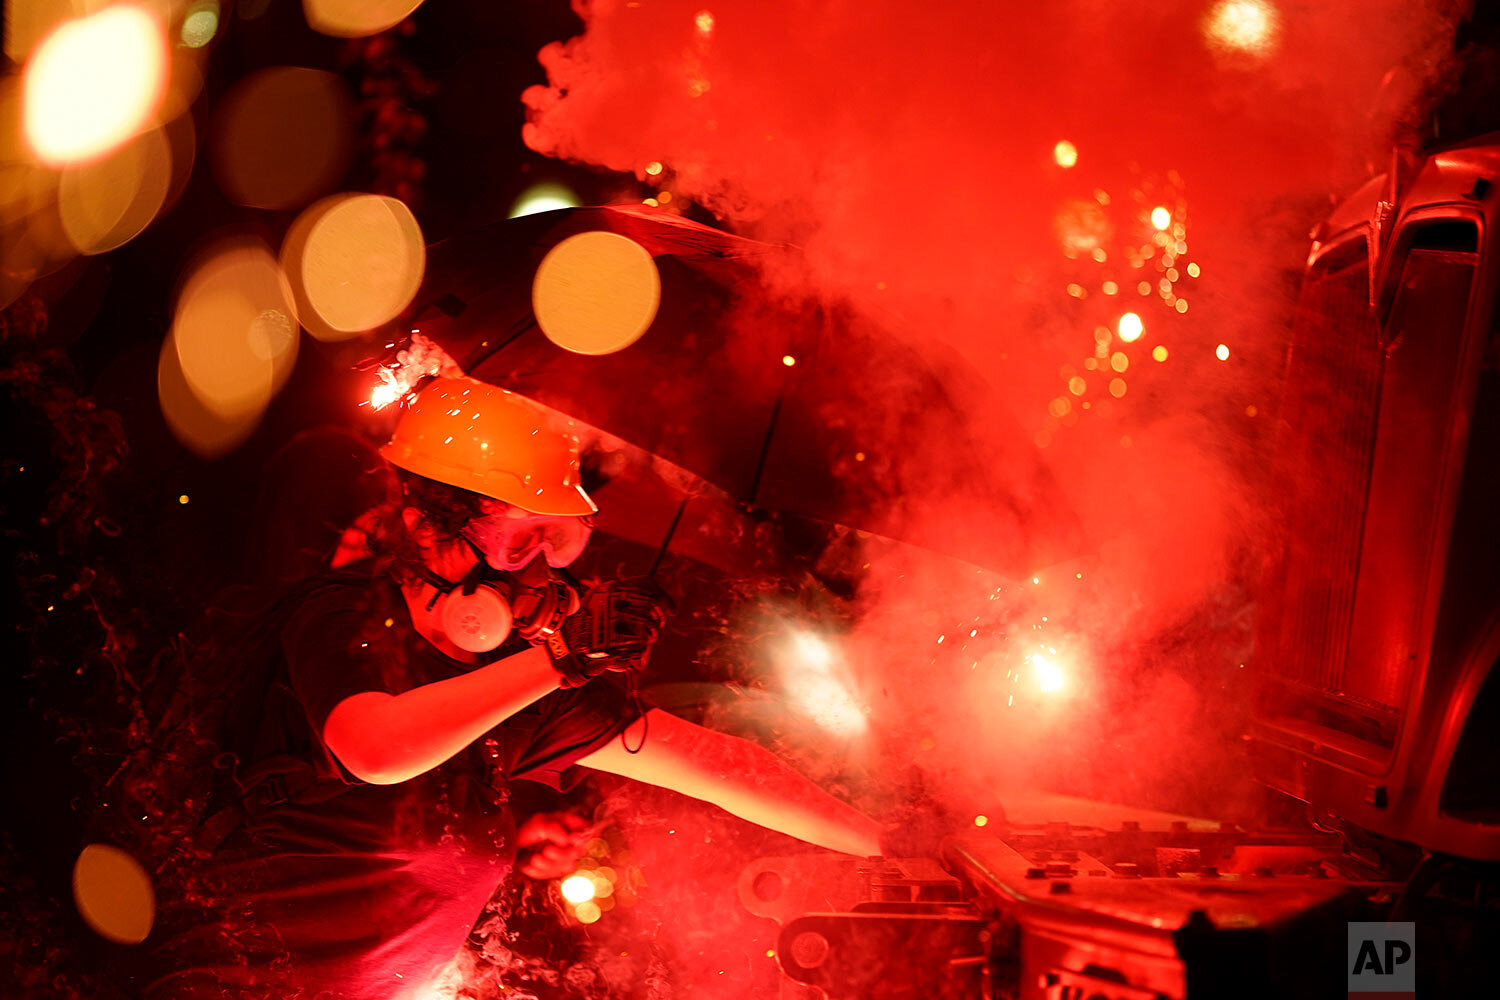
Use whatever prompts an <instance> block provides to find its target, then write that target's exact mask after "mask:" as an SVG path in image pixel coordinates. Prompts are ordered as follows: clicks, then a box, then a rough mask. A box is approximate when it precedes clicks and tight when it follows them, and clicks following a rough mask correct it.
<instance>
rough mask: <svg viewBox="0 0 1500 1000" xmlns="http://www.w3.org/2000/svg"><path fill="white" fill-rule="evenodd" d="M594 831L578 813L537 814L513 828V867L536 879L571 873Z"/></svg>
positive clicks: (559, 876)
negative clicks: (514, 843) (514, 841)
mask: <svg viewBox="0 0 1500 1000" xmlns="http://www.w3.org/2000/svg"><path fill="white" fill-rule="evenodd" d="M594 832H595V831H594V830H593V829H592V828H591V827H590V826H589V822H588V820H586V819H584V818H583V817H582V816H579V815H578V814H577V813H571V812H546V813H536V814H535V815H533V816H532V817H531V818H530V819H528V820H527V821H526V822H525V823H523V824H522V825H521V829H520V830H518V831H516V870H517V871H519V872H520V873H521V874H522V875H525V876H526V877H527V878H534V879H539V880H545V879H554V878H562V877H563V876H565V875H571V874H572V873H573V872H574V871H576V870H577V869H578V859H579V858H581V857H583V852H584V849H585V847H586V846H587V844H588V841H589V839H590V837H591V835H592V834H593V833H594Z"/></svg>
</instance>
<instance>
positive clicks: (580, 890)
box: [557, 874, 594, 903]
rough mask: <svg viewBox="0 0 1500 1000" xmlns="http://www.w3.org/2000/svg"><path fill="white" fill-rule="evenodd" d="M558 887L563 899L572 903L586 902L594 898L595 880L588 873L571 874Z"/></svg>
mask: <svg viewBox="0 0 1500 1000" xmlns="http://www.w3.org/2000/svg"><path fill="white" fill-rule="evenodd" d="M557 888H558V891H559V892H561V893H562V897H563V899H566V900H567V901H568V902H570V903H584V902H587V901H588V900H590V899H593V898H594V880H593V879H591V878H589V877H588V876H587V875H583V874H579V875H569V876H568V877H567V878H565V879H563V880H562V884H560V885H559V886H558V887H557Z"/></svg>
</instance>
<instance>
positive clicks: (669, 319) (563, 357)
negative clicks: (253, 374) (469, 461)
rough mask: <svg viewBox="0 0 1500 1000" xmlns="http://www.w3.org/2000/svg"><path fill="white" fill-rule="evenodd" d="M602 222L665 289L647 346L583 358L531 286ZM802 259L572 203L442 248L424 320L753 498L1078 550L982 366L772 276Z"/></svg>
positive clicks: (524, 386) (1033, 551)
mask: <svg viewBox="0 0 1500 1000" xmlns="http://www.w3.org/2000/svg"><path fill="white" fill-rule="evenodd" d="M596 231H602V232H609V233H615V234H618V235H620V236H624V237H627V238H628V239H630V240H632V241H634V242H635V243H637V244H639V245H640V246H641V247H644V248H645V250H646V252H647V253H649V254H650V256H651V257H652V258H653V259H654V261H655V265H656V269H657V272H658V273H659V276H660V303H659V307H658V308H657V310H656V312H655V316H654V318H653V319H651V321H650V325H649V327H647V328H646V330H645V332H644V334H643V335H642V336H640V338H639V339H638V340H636V341H635V342H634V343H631V344H630V345H629V346H627V347H624V348H623V349H621V350H618V351H616V352H614V353H609V354H602V355H586V354H579V353H575V352H573V351H570V350H565V349H563V348H561V347H559V346H557V345H556V344H555V343H553V341H552V340H550V339H549V338H548V337H547V336H546V335H545V334H544V333H543V331H542V329H541V328H540V327H539V325H538V323H537V319H536V316H535V313H534V312H533V300H532V286H533V279H534V276H535V275H536V273H537V268H538V266H539V265H540V264H541V263H542V261H543V259H544V257H546V255H547V253H548V251H549V250H551V249H552V248H553V247H555V246H557V245H558V244H559V243H561V242H562V241H563V240H565V239H567V238H568V237H570V236H575V235H578V234H580V233H587V232H596ZM797 266H798V262H797V252H796V251H795V250H794V249H792V248H788V247H778V246H772V245H768V244H764V243H759V242H755V241H752V240H747V239H743V238H741V237H736V236H733V235H730V234H727V233H724V232H720V231H718V230H715V229H711V228H708V227H706V226H701V225H698V224H696V223H693V222H689V221H687V220H684V219H682V218H680V217H678V216H675V215H672V214H670V213H666V212H661V211H652V210H647V209H645V208H635V207H609V208H579V209H564V210H561V211H556V212H546V213H540V214H537V215H532V216H526V217H523V218H520V219H515V220H510V221H506V222H501V223H496V224H493V225H489V226H486V227H483V228H480V229H477V230H474V231H472V232H469V233H466V234H464V235H462V236H458V237H454V238H452V239H449V240H446V241H444V242H441V243H438V244H436V245H435V246H433V247H432V248H431V249H430V250H429V254H428V264H427V276H426V279H425V282H424V285H423V288H422V290H421V291H420V292H419V293H418V297H417V299H416V303H417V305H416V311H415V312H414V314H413V319H412V323H411V325H412V326H413V327H415V328H419V329H420V330H421V332H422V333H423V334H424V335H426V336H428V337H431V338H432V339H434V340H435V341H437V342H438V343H439V344H440V345H442V347H443V348H444V349H445V350H446V351H447V352H448V353H449V354H450V355H452V356H453V357H454V358H455V359H456V360H457V361H458V363H459V364H460V366H462V367H463V369H464V370H465V371H466V372H467V373H468V374H470V375H472V376H474V377H476V378H479V379H482V380H484V381H486V382H489V383H491V384H494V385H500V386H504V387H506V388H509V389H512V390H514V391H516V392H520V393H523V394H525V395H527V396H530V397H532V398H535V399H537V400H540V401H541V402H543V403H546V404H547V405H549V406H552V407H554V408H555V409H557V410H559V411H561V412H563V413H566V414H569V415H570V416H573V417H576V418H577V419H579V420H581V421H583V422H584V423H587V424H590V425H592V426H594V427H597V428H599V429H601V430H603V431H606V432H607V433H609V434H612V435H615V436H616V437H619V438H621V439H623V440H625V441H627V442H629V443H631V444H633V445H635V446H637V447H639V448H642V449H644V450H646V451H648V452H651V453H652V454H654V455H658V456H660V457H661V458H664V459H666V460H667V461H669V462H671V463H673V464H674V465H677V466H679V467H681V468H683V469H686V470H687V471H689V472H691V473H693V474H694V475H696V476H699V477H701V478H702V479H704V480H706V481H708V482H709V483H712V484H714V485H715V486H717V487H719V488H720V489H722V490H724V491H725V492H727V493H728V494H729V495H731V496H732V497H734V498H736V499H738V500H740V501H742V502H744V503H746V504H750V505H753V506H758V507H762V508H767V509H772V510H786V511H791V512H794V513H797V514H801V515H804V516H807V517H811V518H816V519H819V520H824V521H832V522H837V523H841V524H846V525H850V526H852V527H856V528H860V529H862V530H866V531H871V532H875V533H878V534H882V535H887V536H890V537H893V538H896V539H899V540H901V541H905V542H910V543H912V544H916V545H922V546H925V547H928V548H933V549H937V550H938V551H942V552H946V553H948V554H951V555H957V556H959V557H960V558H963V559H967V560H969V561H971V562H975V563H978V564H980V565H984V566H987V567H989V568H991V569H995V570H997V571H1000V572H1003V573H1008V574H1010V575H1024V574H1029V573H1031V572H1032V571H1033V570H1035V569H1036V568H1038V567H1040V566H1044V565H1048V564H1051V563H1054V562H1057V561H1060V560H1061V559H1064V558H1068V557H1071V556H1074V555H1077V554H1078V553H1079V551H1080V549H1081V547H1082V545H1081V532H1080V531H1079V529H1078V525H1077V522H1076V519H1075V518H1074V517H1073V516H1072V514H1071V512H1070V509H1069V507H1068V505H1067V504H1066V503H1065V502H1064V501H1063V499H1062V497H1061V496H1060V493H1059V491H1058V489H1057V487H1056V485H1055V484H1054V482H1053V480H1052V478H1051V477H1050V475H1049V474H1048V473H1047V472H1046V470H1045V469H1044V468H1043V466H1042V465H1041V463H1040V462H1039V461H1038V459H1037V456H1036V454H1035V452H1034V448H1033V445H1032V444H1031V442H1030V440H1029V438H1028V437H1027V436H1026V435H1025V434H1024V433H1023V432H1022V431H1021V429H1020V428H1019V427H1018V426H1016V425H1015V423H1014V421H1013V419H1012V418H1011V417H1010V416H1009V414H1008V413H1007V412H1006V411H1005V410H1004V408H1003V406H1000V405H997V401H996V400H995V399H994V398H993V394H992V393H987V392H985V386H984V384H983V381H982V380H981V379H980V378H979V377H978V376H977V374H976V373H974V372H973V371H972V369H965V368H964V367H963V366H962V365H961V364H959V363H958V362H957V361H956V360H955V359H947V358H944V359H942V360H934V358H935V357H939V355H940V352H938V351H936V350H930V349H928V348H927V347H926V346H925V345H924V347H923V350H922V351H921V352H918V351H917V350H915V349H913V348H912V347H911V346H909V344H908V343H906V342H904V341H903V340H902V339H900V338H897V337H895V336H892V335H891V334H889V333H888V332H886V331H885V330H882V329H878V328H876V327H875V326H874V324H873V323H872V322H871V321H870V320H868V319H867V318H865V317H862V316H860V315H859V314H857V313H855V312H854V311H852V310H850V309H847V308H842V307H838V306H830V305H828V304H826V303H819V302H816V301H813V300H810V299H808V298H806V297H801V298H799V297H794V296H791V295H789V294H788V293H786V292H784V291H781V290H780V289H778V288H777V287H775V284H774V283H773V282H772V281H771V280H769V277H768V276H770V275H774V274H778V273H782V274H784V273H786V271H785V270H784V269H787V268H796V267H797ZM976 427H983V429H984V433H983V434H982V435H976V433H975V429H976ZM981 440H982V442H983V443H982V444H981Z"/></svg>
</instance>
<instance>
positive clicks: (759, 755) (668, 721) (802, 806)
mask: <svg viewBox="0 0 1500 1000" xmlns="http://www.w3.org/2000/svg"><path fill="white" fill-rule="evenodd" d="M649 721H650V726H649V729H646V728H645V727H643V726H642V723H641V722H639V721H638V722H637V723H636V724H635V726H633V727H632V729H631V730H630V731H629V732H628V733H627V736H628V738H629V741H630V742H631V744H632V745H636V744H638V743H639V745H640V746H641V752H640V753H635V754H632V753H627V752H626V751H625V750H624V749H622V748H621V746H620V742H619V741H615V742H613V743H610V744H607V745H606V746H603V747H601V748H599V749H598V750H596V751H594V752H593V753H592V754H590V755H589V756H587V757H585V758H583V760H581V761H580V763H582V764H586V765H587V766H589V767H595V768H598V769H600V770H602V771H609V772H610V773H611V774H620V775H624V776H625V777H627V778H634V779H636V780H637V781H645V782H649V783H650V784H653V785H659V786H661V787H662V788H670V789H672V790H673V791H677V792H681V793H682V794H684V795H691V796H692V797H693V798H695V799H702V800H703V801H704V802H711V803H713V804H714V805H716V806H718V807H719V808H721V809H723V810H725V811H726V812H731V813H734V814H735V815H736V816H738V817H740V818H741V819H746V820H749V821H750V822H752V823H757V824H759V825H760V826H764V827H766V828H768V829H771V830H777V831H779V832H781V833H785V834H787V835H789V836H792V837H796V838H797V839H798V840H805V841H807V842H808V843H810V844H817V845H818V846H819V847H826V848H829V849H830V850H834V851H843V852H845V853H846V854H855V855H860V856H866V855H871V854H879V853H880V827H879V825H878V824H877V823H876V822H875V821H874V820H872V819H870V818H869V817H868V816H866V815H864V814H863V813H861V812H860V811H859V810H857V809H854V808H853V807H851V806H849V805H846V804H845V803H843V802H840V801H839V800H838V799H836V798H834V797H833V796H832V795H829V794H828V793H827V792H825V791H823V790H822V789H821V788H819V787H818V786H817V785H815V784H814V783H813V782H811V781H809V780H808V779H807V778H806V777H804V776H803V775H801V774H799V773H798V772H797V771H796V770H794V769H793V768H791V767H789V766H788V765H787V764H785V763H783V762H782V761H781V759H780V758H778V757H777V756H776V755H775V754H773V753H771V752H770V751H768V750H766V749H765V748H763V747H761V746H760V745H759V744H756V743H751V742H750V741H749V740H742V739H740V738H738V737H735V736H728V735H725V734H724V733H717V732H714V731H713V730H709V729H704V728H703V727H702V726H696V725H694V724H692V723H691V722H688V721H686V720H684V719H679V718H678V717H677V716H675V715H671V714H670V713H667V712H663V711H662V710H660V709H653V710H652V711H651V712H650V713H649ZM641 740H644V742H643V743H641V742H640V741H641Z"/></svg>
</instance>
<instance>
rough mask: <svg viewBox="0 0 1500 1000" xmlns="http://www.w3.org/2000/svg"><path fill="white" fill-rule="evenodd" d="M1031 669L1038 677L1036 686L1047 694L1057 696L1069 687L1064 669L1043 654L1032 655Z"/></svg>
mask: <svg viewBox="0 0 1500 1000" xmlns="http://www.w3.org/2000/svg"><path fill="white" fill-rule="evenodd" d="M1031 669H1032V671H1033V672H1034V673H1035V675H1036V686H1037V687H1038V688H1040V689H1041V690H1042V691H1043V692H1045V693H1047V694H1057V693H1059V692H1060V691H1062V689H1063V688H1065V687H1067V683H1068V679H1067V677H1066V675H1064V674H1063V672H1062V669H1061V668H1060V667H1058V665H1057V664H1055V663H1053V662H1052V660H1051V659H1050V658H1048V657H1046V656H1043V655H1042V654H1041V653H1033V654H1031Z"/></svg>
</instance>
